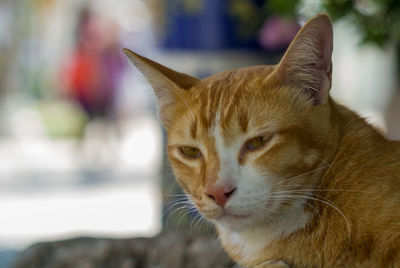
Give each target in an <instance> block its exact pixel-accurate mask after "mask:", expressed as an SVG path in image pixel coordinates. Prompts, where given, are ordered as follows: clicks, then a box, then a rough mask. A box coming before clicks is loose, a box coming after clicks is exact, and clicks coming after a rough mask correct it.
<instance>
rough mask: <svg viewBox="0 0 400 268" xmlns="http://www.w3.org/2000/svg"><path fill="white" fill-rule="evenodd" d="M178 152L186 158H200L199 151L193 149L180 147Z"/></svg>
mask: <svg viewBox="0 0 400 268" xmlns="http://www.w3.org/2000/svg"><path fill="white" fill-rule="evenodd" d="M180 151H181V153H182V154H183V155H184V156H185V157H188V158H200V157H201V156H202V154H201V152H200V150H199V149H197V148H193V147H181V148H180Z"/></svg>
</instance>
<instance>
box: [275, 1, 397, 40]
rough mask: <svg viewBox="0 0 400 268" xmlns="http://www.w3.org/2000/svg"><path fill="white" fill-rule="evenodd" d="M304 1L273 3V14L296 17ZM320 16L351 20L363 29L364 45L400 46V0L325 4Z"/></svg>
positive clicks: (321, 4)
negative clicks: (325, 15) (326, 14)
mask: <svg viewBox="0 0 400 268" xmlns="http://www.w3.org/2000/svg"><path fill="white" fill-rule="evenodd" d="M301 2H302V1H299V0H287V1H280V0H271V1H269V4H268V7H269V9H270V10H271V11H272V12H276V13H279V14H281V15H284V16H292V17H295V16H296V15H297V10H298V8H299V5H301ZM319 12H326V13H328V14H329V15H330V16H331V18H332V20H334V21H335V20H338V19H342V18H347V19H350V20H351V21H353V22H354V23H355V24H356V25H357V26H358V28H359V30H360V32H361V35H362V39H363V41H364V42H369V43H375V44H377V45H378V46H381V47H383V46H385V44H387V43H388V42H393V41H394V42H396V43H397V44H399V43H400V1H399V0H357V1H356V0H322V1H321V2H320V9H319Z"/></svg>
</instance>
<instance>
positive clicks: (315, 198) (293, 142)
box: [124, 15, 400, 267]
mask: <svg viewBox="0 0 400 268" xmlns="http://www.w3.org/2000/svg"><path fill="white" fill-rule="evenodd" d="M124 51H125V53H126V55H127V56H128V57H129V58H130V60H131V61H132V62H133V63H134V64H135V65H136V67H138V68H139V69H140V71H141V72H143V74H144V75H145V77H146V78H147V79H148V80H149V82H150V83H151V84H152V86H153V88H154V91H155V93H156V95H157V97H158V100H159V109H160V117H161V120H162V123H163V124H164V126H165V128H166V130H167V133H168V155H169V159H170V162H171V164H172V167H173V170H174V173H175V176H176V179H177V180H178V182H179V183H180V185H181V186H182V187H183V189H184V190H185V191H186V192H187V193H188V194H189V195H190V197H191V199H192V200H193V202H194V203H195V205H196V206H197V208H198V209H199V211H200V212H201V213H202V214H203V215H204V216H205V217H206V218H207V219H209V220H210V221H211V222H212V223H213V224H214V225H215V227H216V229H217V231H218V234H219V237H220V240H221V242H222V244H223V246H224V248H225V249H226V251H227V252H228V253H229V254H230V255H231V256H232V258H233V259H234V260H236V261H237V262H238V263H239V264H241V265H243V266H245V267H400V144H399V142H394V141H388V140H387V139H386V138H385V137H383V135H382V134H381V133H380V132H379V131H377V130H376V129H374V128H373V127H372V126H370V125H368V124H367V123H366V122H365V121H364V120H363V119H362V118H360V117H359V116H358V115H356V114H355V113H354V112H352V111H350V110H349V109H347V108H345V107H343V106H341V105H339V104H337V103H336V102H335V101H333V100H332V98H331V97H330V96H329V90H330V87H331V71H332V64H331V53H332V25H331V22H330V19H329V17H328V16H326V15H318V16H316V17H315V18H313V19H311V20H310V21H309V22H308V23H307V24H306V25H305V26H304V27H303V28H302V29H301V30H300V32H299V33H298V34H297V36H296V38H295V39H294V41H293V42H292V44H291V45H290V47H289V48H288V50H287V52H286V54H285V55H284V57H283V58H282V60H281V62H280V63H279V64H278V65H275V66H254V67H246V68H241V69H237V70H231V71H226V72H222V73H219V74H216V75H213V76H210V77H208V78H206V79H203V80H198V79H195V78H193V77H190V76H188V75H185V74H182V73H178V72H175V71H173V70H171V69H168V68H166V67H164V66H162V65H160V64H157V63H155V62H153V61H151V60H149V59H146V58H144V57H142V56H139V55H137V54H135V53H133V52H131V51H129V50H124ZM377 94H379V89H377Z"/></svg>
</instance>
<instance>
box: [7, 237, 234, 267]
mask: <svg viewBox="0 0 400 268" xmlns="http://www.w3.org/2000/svg"><path fill="white" fill-rule="evenodd" d="M14 267H15V268H70V267H73V268H110V267H112V268H184V267H185V268H186V267H190V268H209V267H213V268H225V267H236V266H235V265H234V263H233V262H232V261H231V260H230V259H229V258H228V257H227V255H226V253H225V252H224V251H223V250H222V248H221V247H220V244H219V242H218V241H217V239H215V238H211V237H205V236H200V237H194V236H190V235H187V234H182V233H172V232H170V233H165V234H161V235H159V236H157V237H154V238H132V239H102V238H76V239H71V240H64V241H56V242H44V243H39V244H35V245H33V246H31V247H29V248H27V249H26V250H25V251H23V252H22V253H21V254H20V255H19V256H18V258H17V261H16V263H15V265H14Z"/></svg>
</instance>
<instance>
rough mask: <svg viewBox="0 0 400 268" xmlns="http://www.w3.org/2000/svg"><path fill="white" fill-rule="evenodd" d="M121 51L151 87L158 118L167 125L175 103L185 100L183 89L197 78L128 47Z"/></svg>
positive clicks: (190, 86)
mask: <svg viewBox="0 0 400 268" xmlns="http://www.w3.org/2000/svg"><path fill="white" fill-rule="evenodd" d="M123 51H124V53H125V55H126V56H127V57H128V58H129V60H130V61H131V62H132V63H133V64H134V65H135V66H136V68H138V69H139V71H140V72H141V73H142V74H143V75H144V76H145V77H146V79H147V80H148V81H149V83H150V84H151V86H152V87H153V89H154V92H155V94H156V96H157V99H158V104H159V110H160V119H161V121H162V122H163V124H164V125H168V123H169V121H170V120H171V117H172V113H173V112H174V107H176V104H177V103H181V102H185V99H184V98H185V97H184V95H185V92H184V91H185V90H189V89H190V88H192V87H193V86H194V85H195V84H196V83H197V82H198V81H199V80H198V79H196V78H194V77H191V76H189V75H186V74H183V73H179V72H176V71H174V70H172V69H169V68H167V67H165V66H163V65H161V64H159V63H157V62H154V61H152V60H149V59H148V58H145V57H143V56H140V55H139V54H136V53H135V52H133V51H131V50H129V49H126V48H124V49H123ZM183 104H184V103H183Z"/></svg>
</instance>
